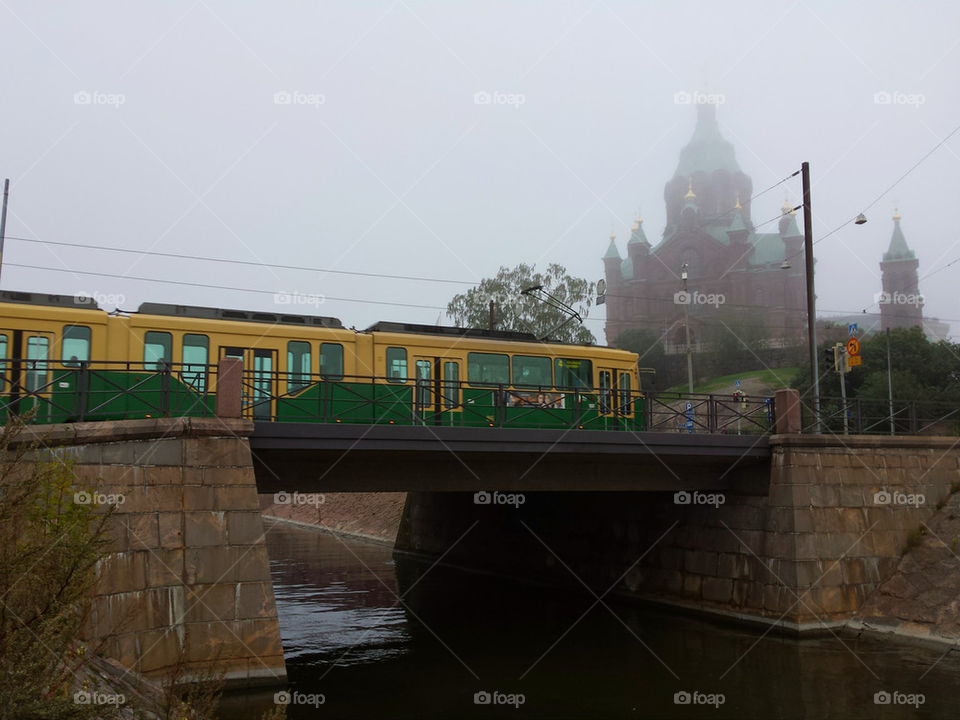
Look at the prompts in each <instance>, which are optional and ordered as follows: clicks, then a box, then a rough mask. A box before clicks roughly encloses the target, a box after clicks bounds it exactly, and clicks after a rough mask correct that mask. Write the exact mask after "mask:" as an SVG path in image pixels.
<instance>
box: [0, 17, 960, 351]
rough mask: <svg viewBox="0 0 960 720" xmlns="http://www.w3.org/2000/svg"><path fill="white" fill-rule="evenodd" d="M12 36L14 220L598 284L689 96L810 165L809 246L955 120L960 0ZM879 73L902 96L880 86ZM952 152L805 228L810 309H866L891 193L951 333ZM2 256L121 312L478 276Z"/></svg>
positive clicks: (380, 292) (235, 22) (265, 303)
mask: <svg viewBox="0 0 960 720" xmlns="http://www.w3.org/2000/svg"><path fill="white" fill-rule="evenodd" d="M0 42H2V46H3V48H4V50H5V52H4V58H5V62H4V68H3V71H2V75H0V92H2V95H0V97H2V98H3V101H4V103H3V104H4V111H3V113H2V114H0V133H2V138H3V142H2V143H0V176H9V177H10V178H11V181H12V183H13V192H12V197H11V206H10V215H9V217H8V224H7V234H8V235H9V236H14V237H30V238H41V239H44V240H56V241H61V242H76V243H93V244H98V245H109V246H117V247H125V248H137V249H154V250H162V251H167V252H177V253H188V254H200V255H210V256H218V257H236V258H238V259H242V260H251V261H257V260H264V261H269V262H275V263H281V264H294V265H296V264H303V265H308V266H313V267H324V268H336V269H340V270H358V271H365V272H374V273H390V274H404V275H423V276H429V277H435V278H446V279H455V280H465V281H477V280H479V279H480V278H482V277H485V276H489V275H492V274H494V273H495V272H496V269H497V267H498V266H499V265H508V266H513V265H515V264H517V263H519V262H522V261H525V262H537V264H538V265H544V264H546V263H547V262H558V263H561V264H563V265H566V266H567V268H568V270H570V271H571V272H572V273H574V274H577V275H581V276H587V277H590V278H592V279H597V278H599V277H601V276H602V272H603V269H602V263H601V261H600V257H601V255H602V254H603V252H604V251H605V249H606V246H607V243H608V240H607V236H608V235H609V233H610V230H611V227H613V229H614V230H615V231H616V233H617V235H618V236H619V240H620V241H621V250H622V248H623V244H622V243H623V242H625V240H626V235H627V232H628V228H629V226H630V224H631V223H632V222H633V218H634V217H635V213H636V211H637V210H638V209H640V210H641V211H642V214H643V217H644V221H645V224H644V227H645V229H646V232H647V235H648V237H649V238H650V239H651V241H655V240H656V239H658V238H659V236H660V233H661V232H662V230H663V222H664V208H663V185H664V183H665V182H666V181H667V180H668V179H669V178H670V177H671V176H672V174H673V171H674V169H675V167H676V162H677V157H678V153H679V150H680V148H681V147H682V146H683V145H684V144H685V143H686V142H687V140H688V139H689V136H690V134H691V132H692V128H693V124H694V116H695V113H694V110H693V108H692V107H691V106H690V105H683V104H678V103H676V102H675V94H676V93H678V92H684V91H687V92H690V91H696V90H702V89H704V88H708V89H709V91H710V92H713V93H720V94H722V95H723V96H724V99H725V102H724V104H723V105H722V106H721V107H720V108H719V112H718V118H719V121H720V123H721V128H722V131H723V133H724V135H725V137H726V138H727V139H728V140H730V141H731V142H733V143H734V145H735V147H736V151H737V159H738V161H739V163H740V166H741V168H742V169H743V170H744V171H745V172H746V173H747V174H749V175H750V176H751V177H752V178H753V185H754V190H755V191H760V190H762V189H764V188H766V187H767V186H768V185H770V184H772V183H774V182H776V181H777V180H780V179H781V178H783V177H785V176H787V175H789V174H790V173H791V172H792V171H793V170H795V169H797V168H799V165H800V163H801V161H803V160H808V161H809V162H810V163H811V168H812V175H813V182H814V187H813V201H814V219H815V237H819V236H822V235H824V234H826V232H828V231H829V230H832V229H833V228H834V227H836V226H837V225H839V224H841V223H842V222H844V221H845V220H847V219H849V218H850V217H852V216H853V215H855V214H856V213H857V212H859V210H860V209H861V208H862V207H863V206H865V205H866V204H868V203H869V202H870V201H872V200H873V199H874V198H875V197H876V196H877V195H878V194H879V193H880V192H881V191H883V190H884V189H885V188H886V187H887V186H888V185H889V184H891V183H892V182H893V181H894V180H896V178H897V177H899V176H900V175H901V174H902V173H903V172H905V171H906V170H907V169H909V168H910V166H911V165H913V164H914V163H915V162H916V161H917V160H919V159H920V158H921V157H922V156H923V154H924V153H926V152H927V151H928V150H929V149H930V148H932V147H933V146H934V145H935V144H936V143H937V142H938V141H939V140H940V139H942V138H943V137H944V136H946V135H947V134H948V133H949V132H950V131H951V130H953V129H954V128H955V127H956V126H957V125H958V124H960V94H958V92H957V77H958V69H960V4H958V3H956V2H925V3H914V4H906V3H883V2H856V3H854V2H850V3H830V2H756V3H747V2H737V3H731V2H727V3H712V2H711V3H707V2H685V3H655V4H654V3H633V2H616V1H615V0H599V1H597V2H529V3H516V2H483V3H470V4H468V3H453V2H445V3H442V2H434V3H423V2H414V1H406V2H362V3H357V2H320V3H313V2H300V3H292V2H291V3H265V2H261V3H253V2H214V1H213V0H207V1H199V2H196V3H193V2H189V1H188V2H163V3H159V2H137V3H130V2H85V3H74V4H71V5H60V4H57V5H53V4H48V3H36V2H23V1H19V0H2V1H0ZM884 92H885V93H890V94H891V95H890V97H892V98H893V102H891V103H889V104H884V103H878V102H876V101H875V94H876V93H884ZM78 93H81V94H80V95H78ZM83 93H86V95H84V94H83ZM277 93H289V96H283V95H281V96H280V97H279V103H278V101H277V99H278V98H277ZM477 93H491V94H494V95H492V98H493V102H491V103H489V104H482V103H481V104H478V103H477V102H476V101H475V97H476V94H477ZM495 93H500V94H498V95H497V94H495ZM112 96H117V97H112ZM481 97H485V96H481ZM286 99H289V100H290V102H289V103H284V101H285V100H286ZM121 100H122V104H117V103H118V102H119V101H121ZM86 101H89V102H86ZM958 160H960V133H958V135H956V136H954V137H953V138H952V139H951V140H950V141H949V142H948V143H947V144H946V145H944V147H942V148H940V150H938V151H937V152H936V153H934V154H933V155H932V156H931V157H930V158H929V159H928V160H926V161H925V162H924V163H923V164H922V165H921V166H920V167H919V168H917V169H916V170H915V171H914V172H913V173H912V174H911V175H910V176H909V177H908V178H907V179H906V180H904V181H903V182H902V183H901V184H900V185H899V186H898V187H897V188H895V189H894V190H893V191H891V192H890V194H889V195H887V196H886V197H885V198H884V199H882V200H881V201H880V202H878V203H877V204H876V205H875V206H874V207H873V208H871V209H870V210H869V211H868V213H867V214H868V216H869V222H868V223H867V224H866V225H864V226H860V227H857V226H853V225H850V226H848V227H846V228H844V229H843V230H842V231H840V232H838V233H837V234H835V235H833V236H832V237H830V238H828V239H826V240H825V241H824V242H823V243H820V244H819V245H817V248H816V256H817V261H818V262H817V283H818V296H819V307H820V309H821V312H822V314H831V313H836V312H856V311H858V310H860V309H863V308H865V307H866V308H870V306H871V305H872V303H873V300H874V298H873V296H874V293H876V292H878V291H879V290H880V280H879V267H878V263H879V260H880V255H881V254H882V252H883V251H884V250H885V249H886V246H887V243H888V241H889V238H890V232H891V230H892V223H891V220H890V216H891V215H892V213H893V208H894V207H895V206H897V207H899V208H900V212H901V213H902V215H903V221H902V226H903V230H904V232H905V234H906V237H907V240H908V242H909V243H910V245H911V247H912V248H913V249H914V250H915V251H916V252H917V254H918V256H919V258H920V276H921V284H920V290H921V292H922V293H923V294H924V295H925V297H926V302H927V314H930V315H935V316H939V317H941V318H944V319H952V320H954V321H955V322H954V327H955V328H957V327H960V307H958V306H957V305H958V304H957V302H956V289H955V285H956V283H957V278H958V277H960V263H958V264H956V265H954V266H952V267H950V268H948V269H946V270H943V271H942V272H938V273H937V274H936V275H934V276H932V277H930V278H929V279H923V278H924V276H925V275H927V274H928V273H930V272H932V271H935V270H937V269H938V268H940V267H941V266H943V265H945V264H946V263H947V262H949V261H951V260H954V259H956V258H958V257H960V237H958V234H957V230H956V227H955V212H954V203H955V199H956V197H957V190H958V183H960V172H958V167H960V164H958ZM784 190H789V192H790V193H791V198H792V199H793V200H794V201H795V202H796V203H799V200H798V198H799V194H800V186H799V178H796V179H794V180H793V181H791V182H790V183H787V184H786V185H784V186H782V187H781V188H777V189H776V190H774V191H771V192H770V193H768V194H766V195H764V196H763V197H762V198H759V199H758V200H757V201H755V202H754V208H753V220H754V222H755V223H758V224H759V223H760V222H762V221H764V220H767V219H769V218H772V217H774V216H776V215H777V213H778V212H779V208H780V206H781V205H782V204H783V201H784ZM774 228H775V225H770V226H767V227H766V228H763V229H762V231H767V232H770V231H772V230H773V229H774ZM4 261H5V262H4V270H3V276H2V281H3V283H2V286H3V287H4V288H6V289H24V290H38V291H48V292H61V293H67V294H72V293H75V292H78V291H87V292H91V293H97V294H99V295H100V296H109V295H115V296H117V295H119V296H123V297H124V302H123V307H124V308H127V309H133V308H135V307H136V306H137V305H138V304H139V303H140V302H142V301H145V300H153V301H167V302H188V303H196V304H205V305H219V306H233V307H243V308H251V309H270V310H275V309H278V306H277V305H276V304H275V300H274V295H273V293H274V292H277V291H280V292H287V293H300V294H301V295H300V296H298V298H297V299H298V300H300V301H301V302H302V303H303V304H300V305H290V306H288V307H289V309H290V310H291V311H298V310H299V311H303V312H311V311H313V310H314V309H315V306H313V305H310V302H311V300H312V298H311V297H310V296H311V295H323V296H326V297H327V298H335V297H338V298H355V299H362V300H382V301H390V302H400V303H411V304H416V305H426V306H438V307H442V306H445V305H446V302H447V301H448V299H449V298H450V296H451V295H452V294H454V293H455V292H457V291H459V290H461V289H463V288H465V287H466V286H458V285H448V284H439V283H422V282H407V281H388V280H373V279H370V278H360V277H350V276H344V275H330V274H320V273H309V272H298V271H292V270H275V271H272V270H268V269H257V268H250V267H248V268H244V267H239V266H227V265H222V264H217V263H199V262H195V263H190V262H185V261H182V260H160V259H156V258H143V259H140V260H138V259H137V258H136V256H133V255H124V254H115V253H107V252H102V251H92V250H71V249H69V248H62V247H42V246H37V245H30V244H27V243H24V242H21V241H17V240H9V241H8V243H7V246H6V250H5V253H4ZM13 264H31V265H41V266H48V267H60V268H65V269H70V270H75V271H80V270H86V271H95V272H105V273H113V274H119V275H126V276H138V277H150V278H160V279H177V280H183V281H186V282H192V283H201V284H202V283H211V284H216V285H225V286H235V287H249V288H255V289H258V290H262V291H264V292H262V293H248V292H235V291H224V290H215V289H204V288H196V287H178V286H175V285H168V284H160V283H152V282H143V281H135V280H130V279H123V280H117V279H108V278H102V277H95V276H87V275H80V274H76V275H75V274H71V273H65V272H49V271H41V270H30V269H24V268H18V267H13V266H12V265H13ZM107 304H109V303H107ZM871 309H873V310H875V309H876V308H875V306H874V307H873V308H871ZM319 312H320V313H322V314H327V315H335V316H338V317H340V318H341V319H342V320H343V321H344V323H345V324H346V325H348V326H350V325H356V326H357V327H365V326H367V325H368V324H370V323H372V322H374V321H375V320H378V319H391V320H408V321H414V322H428V323H432V322H434V321H435V320H436V318H437V315H438V313H439V310H436V309H430V308H404V307H389V306H380V305H373V304H361V303H355V302H344V301H339V300H333V299H328V300H327V302H326V303H325V304H323V305H322V306H320V308H319ZM602 313H603V310H602V308H601V309H600V310H598V311H594V313H593V316H592V317H591V319H590V320H589V321H588V322H589V327H590V329H591V330H592V331H593V332H594V334H595V336H597V337H598V339H599V338H602V333H601V328H602V317H603V314H602Z"/></svg>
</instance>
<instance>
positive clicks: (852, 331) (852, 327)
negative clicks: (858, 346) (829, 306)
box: [847, 323, 860, 337]
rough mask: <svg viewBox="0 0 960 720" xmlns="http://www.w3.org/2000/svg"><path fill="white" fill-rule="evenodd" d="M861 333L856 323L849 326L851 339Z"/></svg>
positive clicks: (848, 332) (848, 333) (848, 331)
mask: <svg viewBox="0 0 960 720" xmlns="http://www.w3.org/2000/svg"><path fill="white" fill-rule="evenodd" d="M859 333H860V330H859V328H857V324H856V323H850V324H849V325H847V335H849V336H850V337H856V336H857V335H858V334H859Z"/></svg>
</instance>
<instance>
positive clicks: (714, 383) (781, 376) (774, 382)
mask: <svg viewBox="0 0 960 720" xmlns="http://www.w3.org/2000/svg"><path fill="white" fill-rule="evenodd" d="M798 370H799V368H796V367H785V368H777V369H775V370H750V371H748V372H743V373H735V374H733V375H724V376H723V377H718V378H711V379H709V380H706V381H704V382H702V383H700V384H699V385H694V387H693V391H694V392H695V393H716V392H730V393H732V392H733V391H734V390H736V387H735V386H734V383H735V382H736V381H737V380H740V381H742V382H743V383H744V384H746V383H747V381H748V380H754V381H758V382H760V383H762V384H763V385H766V386H767V387H770V388H778V387H789V386H790V383H791V381H792V380H793V378H794V376H795V375H796V374H797V371H798ZM667 392H679V393H684V392H687V384H686V383H682V384H680V385H674V386H673V387H672V388H668V389H667Z"/></svg>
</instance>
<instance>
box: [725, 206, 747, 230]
mask: <svg viewBox="0 0 960 720" xmlns="http://www.w3.org/2000/svg"><path fill="white" fill-rule="evenodd" d="M746 229H747V226H746V225H744V223H743V213H742V212H740V211H737V212H735V213H733V222H731V223H730V227H728V228H727V232H728V233H732V232H739V231H741V230H746Z"/></svg>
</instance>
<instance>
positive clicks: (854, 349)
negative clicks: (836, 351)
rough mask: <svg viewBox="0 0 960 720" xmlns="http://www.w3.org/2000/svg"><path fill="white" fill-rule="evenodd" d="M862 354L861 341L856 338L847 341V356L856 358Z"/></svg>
mask: <svg viewBox="0 0 960 720" xmlns="http://www.w3.org/2000/svg"><path fill="white" fill-rule="evenodd" d="M859 354H860V341H859V340H857V339H856V338H855V337H852V338H850V339H849V340H847V355H849V356H850V357H854V356H856V355H859Z"/></svg>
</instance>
